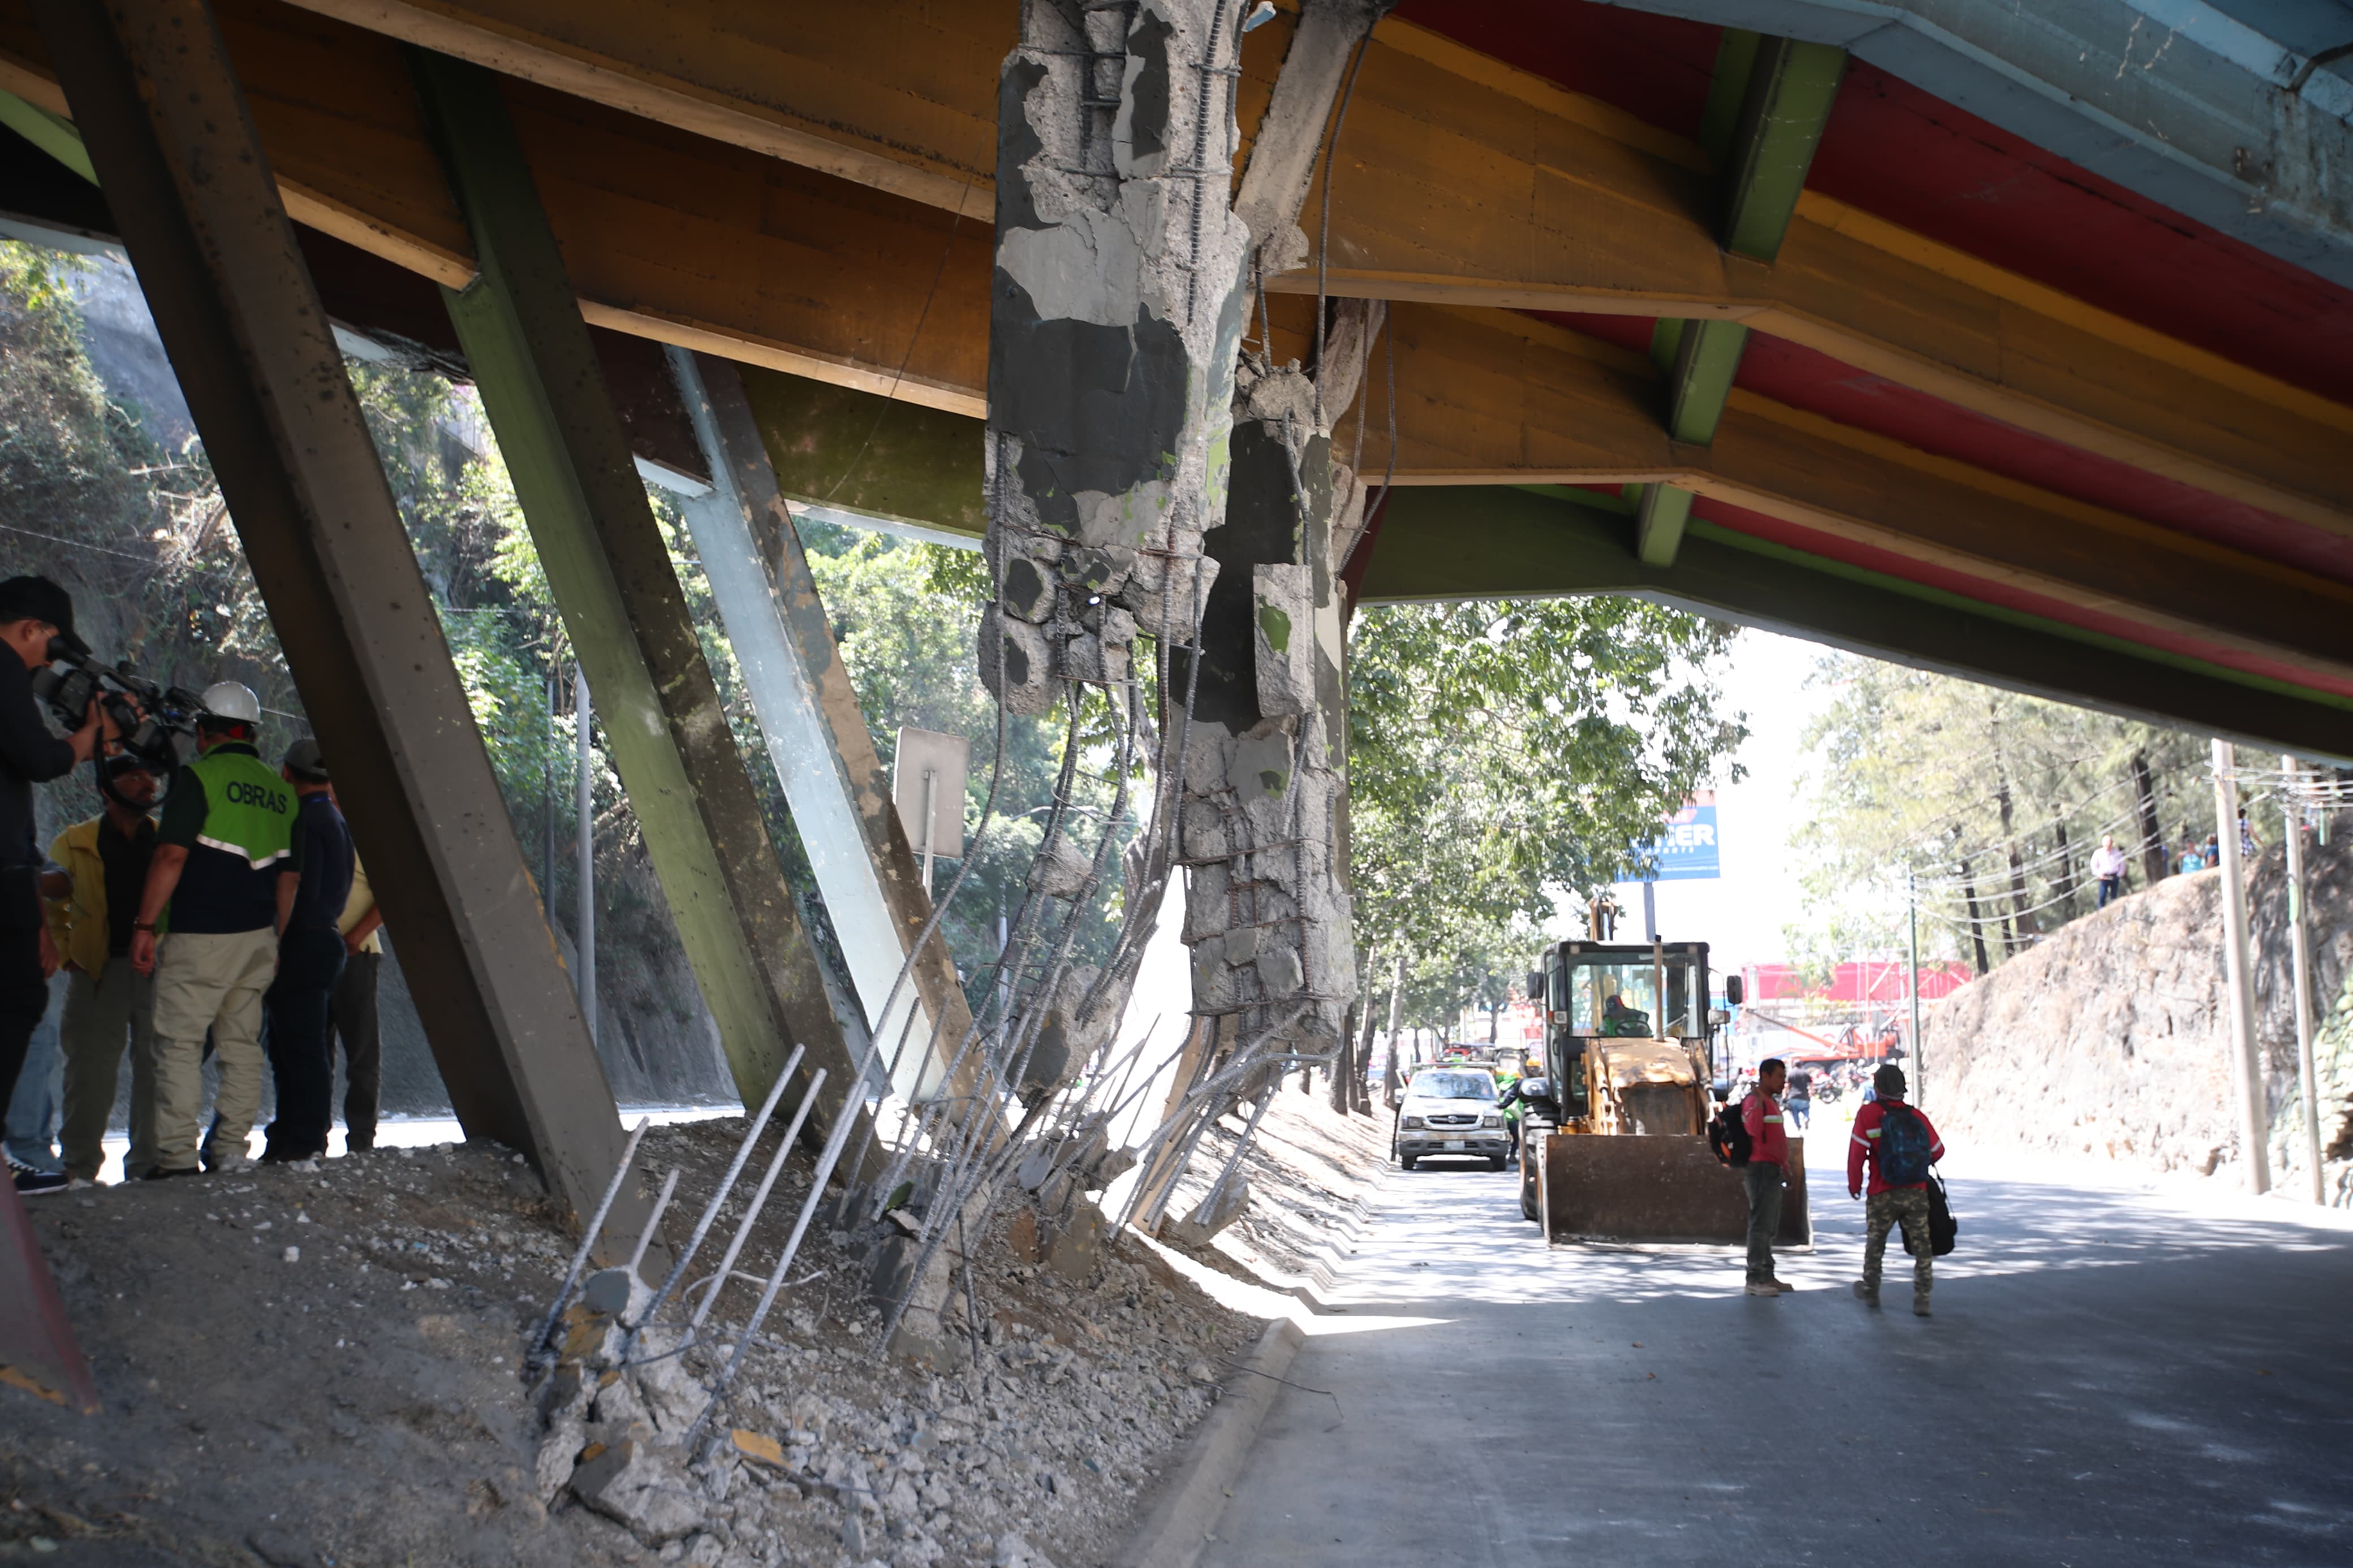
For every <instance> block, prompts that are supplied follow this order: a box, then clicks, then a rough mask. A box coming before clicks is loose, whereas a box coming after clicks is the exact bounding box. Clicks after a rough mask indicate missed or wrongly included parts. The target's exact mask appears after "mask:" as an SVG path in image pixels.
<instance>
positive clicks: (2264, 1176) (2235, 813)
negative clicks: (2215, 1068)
mask: <svg viewBox="0 0 2353 1568" xmlns="http://www.w3.org/2000/svg"><path fill="white" fill-rule="evenodd" d="M2213 755H2214V840H2215V844H2216V846H2217V847H2219V848H2220V850H2221V856H2222V941H2223V951H2222V965H2223V973H2224V975H2225V977H2226V978H2227V980H2228V983H2229V984H2230V987H2231V1049H2232V1055H2233V1056H2234V1057H2235V1058H2237V1061H2236V1064H2235V1065H2236V1067H2237V1068H2238V1070H2237V1072H2236V1073H2235V1074H2234V1075H2233V1076H2234V1078H2235V1079H2236V1080H2237V1083H2238V1086H2239V1092H2238V1101H2239V1140H2240V1142H2242V1143H2243V1144H2245V1145H2246V1156H2247V1187H2248V1190H2249V1191H2251V1192H2253V1193H2256V1194H2263V1193H2267V1192H2269V1191H2271V1185H2272V1168H2271V1165H2272V1163H2271V1134H2270V1124H2271V1097H2270V1093H2269V1091H2268V1090H2267V1089H2266V1088H2265V1086H2264V1083H2263V1066H2262V1064H2261V1062H2260V1061H2259V1060H2258V1059H2257V1058H2256V1054H2255V991H2254V977H2253V974H2251V973H2249V972H2248V964H2247V879H2246V873H2245V870H2244V869H2243V868H2242V867H2241V866H2240V864H2239V785H2238V774H2237V762H2236V759H2235V758H2234V756H2233V754H2232V749H2231V742H2228V741H2217V742H2214V752H2213Z"/></svg>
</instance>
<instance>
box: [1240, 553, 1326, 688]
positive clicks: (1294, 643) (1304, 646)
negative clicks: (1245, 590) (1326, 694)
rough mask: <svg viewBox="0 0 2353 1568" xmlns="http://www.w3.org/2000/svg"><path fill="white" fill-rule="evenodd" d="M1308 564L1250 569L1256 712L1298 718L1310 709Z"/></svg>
mask: <svg viewBox="0 0 2353 1568" xmlns="http://www.w3.org/2000/svg"><path fill="white" fill-rule="evenodd" d="M1313 576H1315V574H1313V569H1308V566H1282V564H1275V566H1251V569H1250V609H1251V626H1250V632H1251V651H1254V656H1257V677H1259V712H1263V715H1302V712H1311V710H1313V708H1315V593H1313V588H1315V583H1313Z"/></svg>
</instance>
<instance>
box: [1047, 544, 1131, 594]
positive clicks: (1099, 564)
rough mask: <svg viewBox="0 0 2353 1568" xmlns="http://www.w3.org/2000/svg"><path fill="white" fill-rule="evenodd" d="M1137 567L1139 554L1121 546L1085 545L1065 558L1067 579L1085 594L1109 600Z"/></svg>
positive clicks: (1063, 565) (1064, 574)
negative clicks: (1136, 560)
mask: <svg viewBox="0 0 2353 1568" xmlns="http://www.w3.org/2000/svg"><path fill="white" fill-rule="evenodd" d="M1134 567H1135V552H1134V551H1133V550H1123V549H1121V548H1120V547H1118V546H1117V545H1107V546H1104V547H1103V548H1100V549H1098V548H1094V547H1092V546H1082V547H1080V548H1079V549H1076V550H1073V551H1071V552H1070V554H1069V555H1068V556H1067V557H1065V558H1064V560H1063V563H1062V574H1063V577H1064V580H1065V581H1067V582H1069V583H1070V584H1071V585H1072V586H1073V587H1075V588H1078V589H1081V590H1082V591H1083V592H1084V593H1086V594H1088V595H1094V596H1099V597H1103V598H1109V597H1110V596H1111V595H1113V594H1116V593H1118V592H1119V591H1120V589H1121V587H1122V586H1123V585H1124V584H1125V583H1126V582H1127V575H1128V574H1129V573H1130V572H1131V571H1133V570H1134Z"/></svg>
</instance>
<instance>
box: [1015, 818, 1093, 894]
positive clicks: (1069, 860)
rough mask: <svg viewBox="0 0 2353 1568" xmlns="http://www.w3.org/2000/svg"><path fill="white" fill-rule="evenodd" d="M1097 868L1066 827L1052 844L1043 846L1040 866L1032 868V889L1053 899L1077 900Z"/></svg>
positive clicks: (1030, 881) (1039, 858)
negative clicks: (1090, 875) (1088, 878)
mask: <svg viewBox="0 0 2353 1568" xmlns="http://www.w3.org/2000/svg"><path fill="white" fill-rule="evenodd" d="M1093 869H1094V858H1093V857H1092V856H1091V855H1089V854H1088V853H1087V852H1086V851H1085V850H1084V849H1082V848H1081V847H1079V846H1078V844H1077V842H1076V841H1074V840H1073V839H1072V838H1071V835H1070V831H1069V829H1068V828H1067V827H1066V828H1065V829H1064V830H1063V831H1062V832H1060V833H1058V834H1056V835H1055V836H1054V838H1053V840H1052V842H1050V843H1048V844H1044V845H1040V846H1039V850H1038V860H1037V863H1036V864H1035V865H1033V866H1031V867H1030V868H1029V886H1030V887H1031V888H1033V889H1036V890H1038V891H1039V892H1040V893H1043V894H1045V895H1046V896H1047V897H1048V898H1050V899H1075V898H1077V897H1078V896H1079V890H1080V889H1082V888H1084V887H1085V886H1086V882H1087V876H1088V874H1089V873H1090V872H1092V870H1093Z"/></svg>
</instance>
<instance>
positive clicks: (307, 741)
mask: <svg viewBox="0 0 2353 1568" xmlns="http://www.w3.org/2000/svg"><path fill="white" fill-rule="evenodd" d="M286 771H287V772H288V773H292V774H293V775H294V776H295V777H296V778H298V779H301V781H302V782H303V783H304V784H325V783H326V782H327V760H326V759H325V758H324V757H322V756H321V755H320V754H319V742H316V741H314V740H312V739H311V737H310V736H308V735H305V736H303V737H302V738H301V740H299V741H297V742H294V743H293V744H292V745H290V746H289V747H287V748H286Z"/></svg>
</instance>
